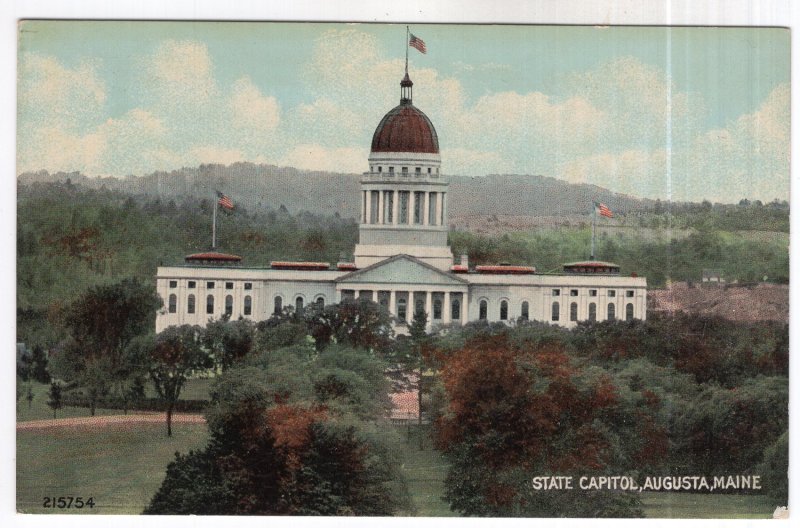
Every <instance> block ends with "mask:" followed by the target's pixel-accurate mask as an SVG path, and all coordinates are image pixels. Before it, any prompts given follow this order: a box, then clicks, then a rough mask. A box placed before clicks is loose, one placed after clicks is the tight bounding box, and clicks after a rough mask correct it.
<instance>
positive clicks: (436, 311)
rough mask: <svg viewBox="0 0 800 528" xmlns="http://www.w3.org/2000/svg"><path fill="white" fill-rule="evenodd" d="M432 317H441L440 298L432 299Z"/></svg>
mask: <svg viewBox="0 0 800 528" xmlns="http://www.w3.org/2000/svg"><path fill="white" fill-rule="evenodd" d="M433 318H434V319H441V318H442V300H441V299H434V300H433Z"/></svg>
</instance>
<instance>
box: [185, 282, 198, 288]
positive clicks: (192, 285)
mask: <svg viewBox="0 0 800 528" xmlns="http://www.w3.org/2000/svg"><path fill="white" fill-rule="evenodd" d="M196 286H197V283H196V282H195V281H189V282H187V283H186V287H187V288H195V287H196Z"/></svg>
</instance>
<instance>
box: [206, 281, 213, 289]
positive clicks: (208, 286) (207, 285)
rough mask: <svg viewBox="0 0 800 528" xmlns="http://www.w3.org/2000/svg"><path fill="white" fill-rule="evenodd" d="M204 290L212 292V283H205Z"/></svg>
mask: <svg viewBox="0 0 800 528" xmlns="http://www.w3.org/2000/svg"><path fill="white" fill-rule="evenodd" d="M206 289H208V290H213V289H214V283H213V282H207V283H206Z"/></svg>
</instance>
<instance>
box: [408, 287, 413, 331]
mask: <svg viewBox="0 0 800 528" xmlns="http://www.w3.org/2000/svg"><path fill="white" fill-rule="evenodd" d="M413 322H414V292H413V291H409V292H408V301H407V302H406V323H408V326H411V323H413Z"/></svg>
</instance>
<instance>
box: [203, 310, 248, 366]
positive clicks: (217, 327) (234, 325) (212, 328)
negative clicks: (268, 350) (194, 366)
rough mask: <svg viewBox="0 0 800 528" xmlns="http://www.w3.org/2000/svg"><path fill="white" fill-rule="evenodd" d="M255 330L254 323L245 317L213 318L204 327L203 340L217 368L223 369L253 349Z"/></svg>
mask: <svg viewBox="0 0 800 528" xmlns="http://www.w3.org/2000/svg"><path fill="white" fill-rule="evenodd" d="M255 331H256V326H255V324H254V323H253V322H252V321H250V320H247V319H239V320H237V321H227V320H215V321H212V322H211V323H209V324H208V325H207V326H206V328H205V329H204V331H203V342H204V344H205V346H206V348H208V349H209V350H210V351H211V353H212V354H213V358H214V363H215V364H216V366H217V368H218V369H219V370H221V371H225V370H227V369H228V368H230V366H231V365H232V364H233V363H234V362H236V361H238V360H240V359H242V358H244V357H245V356H247V355H248V354H249V353H250V352H251V351H252V350H253V345H254V340H255Z"/></svg>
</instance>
